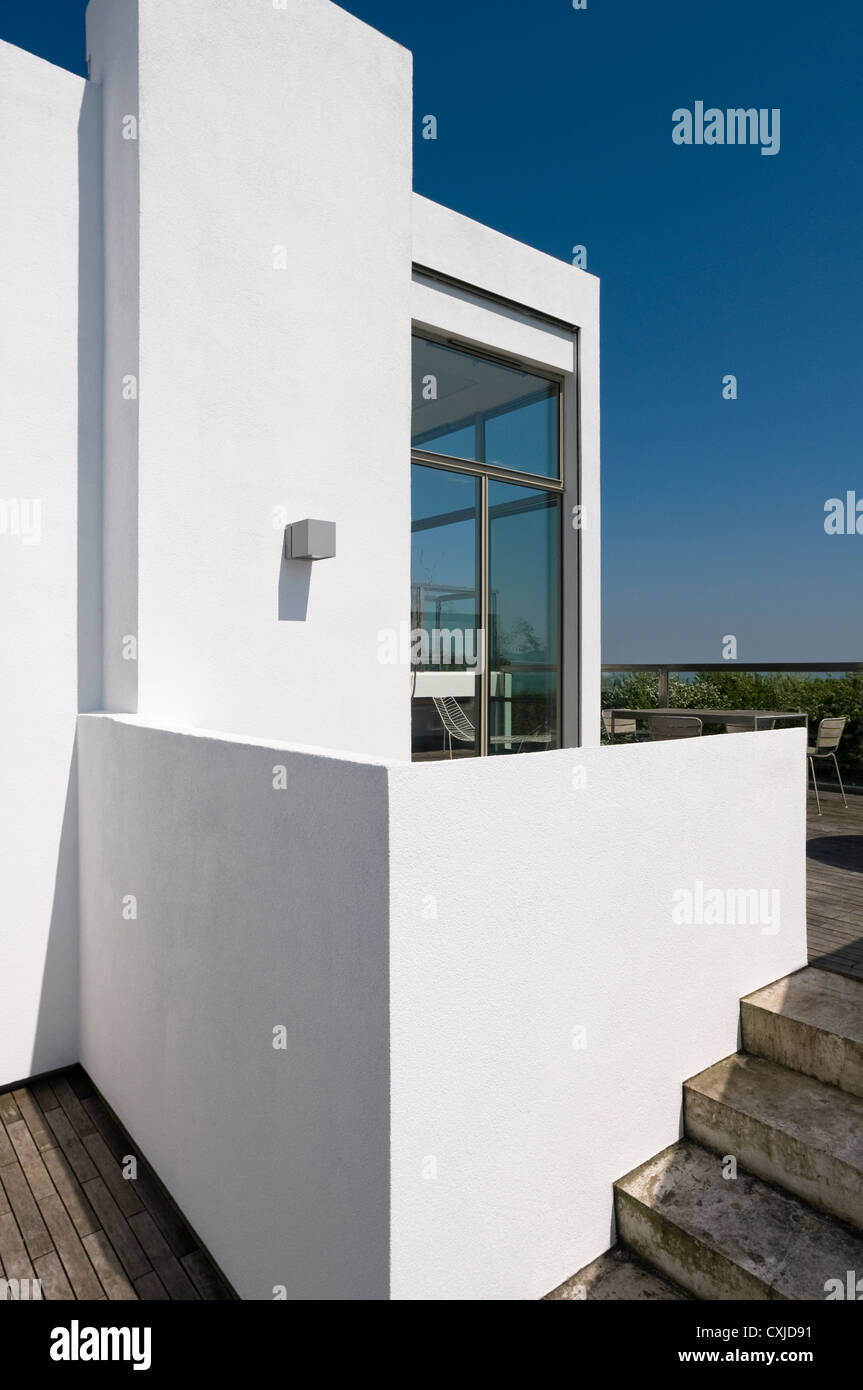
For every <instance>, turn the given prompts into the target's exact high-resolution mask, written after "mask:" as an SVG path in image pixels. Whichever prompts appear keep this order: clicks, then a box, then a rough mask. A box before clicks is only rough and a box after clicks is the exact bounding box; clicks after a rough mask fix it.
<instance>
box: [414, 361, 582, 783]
mask: <svg viewBox="0 0 863 1390" xmlns="http://www.w3.org/2000/svg"><path fill="white" fill-rule="evenodd" d="M561 409H562V406H561V388H560V381H559V380H557V379H554V378H552V377H550V376H544V375H542V374H541V373H539V372H537V371H535V370H529V369H528V368H527V367H525V366H523V365H521V364H517V363H507V362H503V361H502V360H501V359H499V358H493V357H491V356H487V355H484V354H483V353H481V352H479V351H477V350H475V349H467V348H460V347H458V346H457V345H454V344H452V343H451V342H446V343H443V342H439V341H436V340H434V339H430V338H426V337H420V336H418V335H417V336H415V337H414V346H413V425H412V459H413V465H412V499H413V500H412V525H411V531H412V534H411V629H412V632H411V637H412V644H413V646H412V657H411V659H412V671H411V695H412V727H413V757H414V758H415V759H427V758H456V757H477V756H480V755H487V754H498V753H528V752H534V751H538V750H541V749H543V748H557V747H559V746H560V684H561V682H560V667H561V630H560V629H561V575H560V545H561V498H562V493H563V471H562V456H561Z"/></svg>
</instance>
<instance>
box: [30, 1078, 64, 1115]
mask: <svg viewBox="0 0 863 1390" xmlns="http://www.w3.org/2000/svg"><path fill="white" fill-rule="evenodd" d="M27 1090H28V1091H31V1092H32V1094H33V1095H34V1096H35V1097H36V1104H37V1105H39V1106H40V1108H41V1109H42V1110H43V1111H44V1110H54V1109H55V1108H56V1106H58V1105H59V1104H60V1102H59V1100H58V1099H57V1097H56V1096H55V1094H54V1091H53V1088H52V1086H51V1083H50V1081H46V1080H45V1079H44V1078H43V1079H42V1080H41V1081H31V1082H29V1083H28V1086H27Z"/></svg>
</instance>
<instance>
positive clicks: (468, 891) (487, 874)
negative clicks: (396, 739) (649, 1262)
mask: <svg viewBox="0 0 863 1390" xmlns="http://www.w3.org/2000/svg"><path fill="white" fill-rule="evenodd" d="M805 862H806V861H805V769H804V733H803V731H802V730H799V729H795V730H789V731H784V732H778V733H771V734H751V735H748V736H743V735H741V736H739V737H738V738H723V737H717V738H704V739H697V740H695V739H692V740H685V741H677V742H671V743H660V744H655V743H650V744H638V745H634V746H631V747H624V746H618V747H613V748H594V749H582V750H571V751H560V752H550V753H540V754H532V755H530V756H528V757H510V758H507V757H500V758H488V759H484V760H481V761H480V760H470V759H466V760H464V761H462V762H459V763H437V764H426V765H421V766H414V767H410V768H405V769H393V771H392V772H391V776H390V883H391V889H390V892H391V927H390V932H391V938H390V1009H391V1042H390V1047H391V1056H392V1136H393V1141H392V1296H393V1297H394V1298H409V1299H452V1298H455V1299H477V1298H478V1299H514V1298H540V1297H541V1296H542V1295H543V1294H545V1293H547V1292H549V1291H550V1290H551V1289H552V1288H554V1287H555V1286H556V1285H557V1284H558V1283H560V1282H561V1281H562V1280H563V1279H564V1278H565V1277H567V1276H569V1275H571V1274H574V1273H575V1272H576V1271H577V1270H578V1269H580V1268H581V1267H582V1266H583V1265H585V1264H586V1263H588V1261H590V1260H592V1259H593V1258H595V1256H597V1255H599V1254H600V1253H601V1252H602V1251H603V1250H605V1249H607V1248H608V1246H609V1245H610V1244H611V1242H612V1238H613V1232H612V1183H613V1182H614V1180H615V1179H616V1178H619V1177H621V1176H622V1175H623V1174H624V1173H626V1172H627V1171H628V1170H629V1169H631V1168H633V1167H634V1166H635V1165H636V1164H638V1163H640V1162H642V1161H643V1160H645V1159H647V1158H649V1157H650V1156H651V1155H652V1154H654V1153H656V1152H657V1151H658V1150H660V1149H662V1148H664V1147H665V1146H666V1145H667V1144H670V1143H673V1142H674V1141H675V1140H676V1139H677V1138H678V1136H679V1132H680V1116H681V1083H682V1082H683V1081H684V1080H685V1079H686V1078H687V1077H688V1076H691V1075H693V1074H694V1073H695V1072H698V1071H699V1070H701V1069H702V1068H704V1067H706V1066H708V1065H709V1064H711V1063H712V1062H715V1061H718V1060H719V1059H720V1058H722V1057H725V1056H727V1055H728V1054H729V1053H731V1052H734V1051H735V1050H736V1047H737V1036H738V1034H737V1028H738V999H739V997H740V996H741V995H742V994H745V993H746V992H747V991H749V990H752V989H754V988H756V986H758V985H759V984H761V983H764V982H766V981H769V980H773V979H776V978H777V977H779V976H782V975H784V974H785V973H787V972H788V971H791V970H795V969H797V968H799V967H800V966H802V965H805V963H806V912H805ZM699 882H700V883H702V885H703V887H704V891H705V893H706V892H707V891H708V890H716V889H718V890H720V892H721V893H722V894H727V893H729V892H733V890H737V889H747V890H754V889H759V890H760V889H765V890H768V892H769V893H770V894H772V893H773V891H774V890H775V891H776V892H777V893H778V895H779V897H778V900H777V899H775V898H773V897H772V896H768V897H767V899H766V906H767V912H768V916H770V918H771V920H768V921H766V922H765V923H764V924H762V925H759V924H757V923H756V924H755V925H749V926H745V925H743V926H718V925H717V926H710V925H704V924H699V923H698V922H697V921H693V922H692V923H691V924H690V925H684V924H681V925H678V924H676V923H675V921H674V918H673V915H672V912H673V908H674V907H675V905H676V906H677V907H678V915H681V916H682V915H684V912H685V907H686V899H685V897H684V896H682V895H683V894H685V892H686V890H689V891H690V892H691V893H692V894H693V913H692V916H693V917H697V915H698V901H697V899H698V888H697V884H698V883H699ZM676 893H680V894H681V897H680V898H679V899H677V900H675V897H674V895H675V894H676ZM777 901H778V905H779V913H780V916H779V920H778V929H776V930H774V927H775V926H776V922H775V921H774V920H773V918H774V917H775V913H772V912H771V909H772V906H773V905H774V904H775V903H776V902H777ZM704 915H706V914H704Z"/></svg>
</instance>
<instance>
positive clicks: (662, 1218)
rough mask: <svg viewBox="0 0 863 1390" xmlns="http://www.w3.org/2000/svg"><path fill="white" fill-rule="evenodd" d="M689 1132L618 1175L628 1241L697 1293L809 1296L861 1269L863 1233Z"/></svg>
mask: <svg viewBox="0 0 863 1390" xmlns="http://www.w3.org/2000/svg"><path fill="white" fill-rule="evenodd" d="M722 1171H723V1165H722V1159H721V1158H720V1157H719V1156H718V1155H717V1154H715V1153H710V1152H709V1151H708V1150H707V1149H704V1148H702V1147H701V1146H700V1145H699V1144H694V1143H692V1142H691V1141H690V1140H687V1139H683V1140H680V1141H679V1142H678V1143H677V1144H672V1145H671V1147H670V1148H667V1149H664V1150H663V1151H662V1153H660V1154H657V1155H656V1157H655V1158H652V1159H650V1161H649V1162H648V1163H643V1164H642V1165H641V1167H640V1168H636V1169H634V1171H633V1172H631V1173H628V1174H627V1175H626V1177H624V1178H621V1179H620V1180H619V1181H618V1182H616V1183H615V1184H614V1197H615V1211H616V1215H617V1230H618V1235H619V1239H620V1243H621V1244H622V1245H623V1246H624V1248H627V1249H629V1250H631V1251H633V1252H634V1253H635V1255H636V1256H637V1257H638V1258H640V1259H642V1260H645V1261H647V1262H648V1263H649V1264H650V1265H652V1266H653V1267H654V1268H655V1269H657V1270H658V1271H659V1272H660V1273H661V1274H662V1275H664V1276H665V1277H666V1278H667V1279H670V1280H672V1282H674V1283H675V1284H679V1285H680V1286H681V1287H682V1288H684V1289H686V1290H687V1291H688V1292H689V1293H691V1294H693V1295H694V1296H695V1297H696V1298H703V1299H715V1300H719V1301H729V1300H733V1299H757V1300H781V1299H792V1300H806V1299H815V1300H817V1301H819V1302H821V1301H823V1300H824V1299H825V1298H826V1297H827V1291H828V1290H827V1287H826V1286H827V1284H828V1281H829V1280H833V1279H836V1280H840V1281H841V1283H842V1286H843V1287H845V1286H846V1284H847V1280H848V1273H849V1271H854V1272H855V1277H858V1278H859V1277H860V1276H861V1275H863V1239H861V1238H860V1237H859V1236H857V1235H856V1234H855V1233H854V1232H853V1231H850V1230H848V1229H847V1228H846V1227H845V1226H843V1225H841V1224H840V1223H839V1222H838V1221H835V1220H834V1219H833V1218H832V1217H830V1216H825V1215H824V1214H822V1213H821V1212H818V1211H816V1210H815V1209H814V1208H813V1207H810V1206H808V1205H807V1204H806V1203H805V1202H802V1201H800V1199H799V1198H798V1197H793V1196H791V1194H790V1193H787V1192H780V1191H779V1190H778V1189H777V1188H775V1187H771V1186H769V1185H768V1184H767V1183H765V1182H763V1181H762V1180H761V1179H760V1178H757V1177H753V1176H752V1174H750V1173H746V1172H744V1171H739V1172H738V1176H737V1178H736V1179H734V1180H732V1181H729V1180H726V1179H725V1178H723V1176H722Z"/></svg>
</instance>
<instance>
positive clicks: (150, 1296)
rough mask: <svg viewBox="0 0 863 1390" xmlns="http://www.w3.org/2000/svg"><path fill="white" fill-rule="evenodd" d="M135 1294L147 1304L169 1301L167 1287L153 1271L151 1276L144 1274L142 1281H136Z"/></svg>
mask: <svg viewBox="0 0 863 1390" xmlns="http://www.w3.org/2000/svg"><path fill="white" fill-rule="evenodd" d="M135 1292H136V1293H137V1295H138V1297H139V1298H140V1299H141V1300H142V1301H143V1302H146V1303H156V1302H161V1303H164V1302H166V1301H168V1294H167V1291H166V1289H165V1285H164V1284H163V1283H162V1281H161V1279H160V1278H159V1276H158V1274H157V1273H156V1271H155V1270H151V1271H150V1273H149V1274H142V1275H141V1277H140V1279H136V1280H135Z"/></svg>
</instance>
